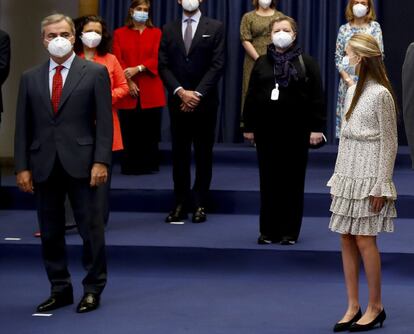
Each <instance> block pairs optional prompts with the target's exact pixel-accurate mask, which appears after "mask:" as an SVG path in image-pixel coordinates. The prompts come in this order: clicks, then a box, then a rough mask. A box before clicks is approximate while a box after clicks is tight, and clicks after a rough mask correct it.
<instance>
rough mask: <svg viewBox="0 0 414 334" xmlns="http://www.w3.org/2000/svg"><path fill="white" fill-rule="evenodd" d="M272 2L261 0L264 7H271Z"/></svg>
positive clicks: (270, 0)
mask: <svg viewBox="0 0 414 334" xmlns="http://www.w3.org/2000/svg"><path fill="white" fill-rule="evenodd" d="M271 3H272V0H259V6H260V7H262V8H264V9H267V8H269V7H270V4H271Z"/></svg>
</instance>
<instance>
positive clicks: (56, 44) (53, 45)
mask: <svg viewBox="0 0 414 334" xmlns="http://www.w3.org/2000/svg"><path fill="white" fill-rule="evenodd" d="M72 49H73V45H72V43H71V42H70V41H69V40H68V39H66V38H63V37H60V36H58V37H56V38H54V39H52V40H51V41H50V42H49V45H48V46H47V50H48V51H49V53H50V54H51V55H52V56H54V57H58V58H62V57H64V56H66V55H67V54H69V52H71V51H72Z"/></svg>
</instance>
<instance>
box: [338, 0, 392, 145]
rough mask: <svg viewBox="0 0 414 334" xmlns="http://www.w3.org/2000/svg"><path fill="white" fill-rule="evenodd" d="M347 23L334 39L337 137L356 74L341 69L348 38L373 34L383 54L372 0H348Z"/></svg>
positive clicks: (379, 30)
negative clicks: (357, 34)
mask: <svg viewBox="0 0 414 334" xmlns="http://www.w3.org/2000/svg"><path fill="white" fill-rule="evenodd" d="M345 17H346V20H347V21H348V23H346V24H344V25H342V26H341V27H340V28H339V32H338V37H337V40H336V52H335V64H336V68H337V69H338V72H339V75H340V81H339V87H338V102H337V106H336V137H337V138H339V135H340V131H341V120H342V117H343V115H344V112H345V110H344V104H345V96H346V91H347V90H348V88H349V87H351V86H353V85H354V84H355V83H356V80H357V76H352V75H349V74H348V73H346V72H345V71H344V69H343V57H344V56H345V47H346V45H347V43H348V41H349V39H350V38H351V37H352V36H353V35H354V34H356V33H366V34H370V35H371V36H373V37H374V38H375V39H376V40H377V42H378V44H379V46H380V49H381V52H382V53H383V54H384V43H383V40H382V31H381V26H380V25H379V23H378V22H376V21H375V18H376V15H375V9H374V1H373V0H349V2H348V5H347V7H346V11H345Z"/></svg>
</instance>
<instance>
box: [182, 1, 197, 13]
mask: <svg viewBox="0 0 414 334" xmlns="http://www.w3.org/2000/svg"><path fill="white" fill-rule="evenodd" d="M181 5H182V6H183V8H184V10H186V11H187V12H194V11H196V10H197V9H198V7H200V2H199V1H198V0H182V1H181Z"/></svg>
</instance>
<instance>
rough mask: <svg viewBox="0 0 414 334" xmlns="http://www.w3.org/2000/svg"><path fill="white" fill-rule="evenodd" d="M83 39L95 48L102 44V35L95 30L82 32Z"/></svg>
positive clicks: (88, 45)
mask: <svg viewBox="0 0 414 334" xmlns="http://www.w3.org/2000/svg"><path fill="white" fill-rule="evenodd" d="M81 40H82V43H83V44H85V45H86V46H87V47H88V48H91V49H93V48H96V47H97V46H98V45H99V44H101V41H102V36H101V35H99V34H98V33H97V32H95V31H89V32H84V33H82V36H81Z"/></svg>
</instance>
